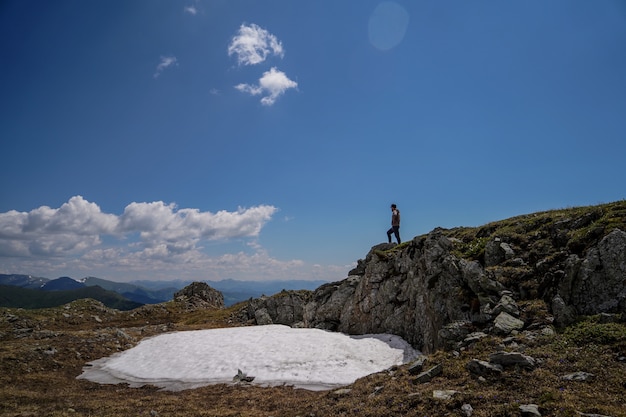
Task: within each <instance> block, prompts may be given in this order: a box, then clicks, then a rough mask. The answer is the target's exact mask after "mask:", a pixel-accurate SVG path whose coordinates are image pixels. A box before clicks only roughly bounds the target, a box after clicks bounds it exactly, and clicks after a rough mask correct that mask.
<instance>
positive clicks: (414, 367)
mask: <svg viewBox="0 0 626 417" xmlns="http://www.w3.org/2000/svg"><path fill="white" fill-rule="evenodd" d="M426 361H427V358H426V355H420V356H418V357H417V359H415V360H414V361H413V362H412V363H411V365H409V374H411V375H417V374H419V373H420V372H422V369H424V364H425V363H426Z"/></svg>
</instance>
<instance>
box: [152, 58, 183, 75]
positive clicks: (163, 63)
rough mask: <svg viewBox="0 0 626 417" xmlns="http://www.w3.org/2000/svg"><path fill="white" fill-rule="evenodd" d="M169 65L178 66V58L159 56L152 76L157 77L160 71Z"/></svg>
mask: <svg viewBox="0 0 626 417" xmlns="http://www.w3.org/2000/svg"><path fill="white" fill-rule="evenodd" d="M171 66H178V59H176V57H175V56H161V61H160V62H159V65H157V67H156V71H155V72H154V75H153V77H154V78H159V76H160V75H161V73H162V72H163V71H165V70H166V69H168V68H169V67H171Z"/></svg>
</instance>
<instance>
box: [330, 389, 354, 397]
mask: <svg viewBox="0 0 626 417" xmlns="http://www.w3.org/2000/svg"><path fill="white" fill-rule="evenodd" d="M351 391H352V390H351V389H350V388H341V389H338V390H336V391H333V395H334V396H336V397H344V396H346V395H348V394H350V392H351Z"/></svg>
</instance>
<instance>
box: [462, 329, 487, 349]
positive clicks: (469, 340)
mask: <svg viewBox="0 0 626 417" xmlns="http://www.w3.org/2000/svg"><path fill="white" fill-rule="evenodd" d="M483 337H487V333H483V332H474V333H470V334H468V335H467V337H466V338H465V339H463V346H469V345H471V344H473V343H476V342H478V341H479V340H480V339H482V338H483Z"/></svg>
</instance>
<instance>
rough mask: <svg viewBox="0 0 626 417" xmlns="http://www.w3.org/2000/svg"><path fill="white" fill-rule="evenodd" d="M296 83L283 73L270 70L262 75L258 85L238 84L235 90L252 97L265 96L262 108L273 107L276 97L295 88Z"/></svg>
mask: <svg viewBox="0 0 626 417" xmlns="http://www.w3.org/2000/svg"><path fill="white" fill-rule="evenodd" d="M297 87H298V83H297V82H295V81H293V80H290V79H289V78H287V76H286V75H285V73H284V72H282V71H279V70H277V69H276V68H272V69H270V70H269V71H266V72H264V73H263V76H262V77H261V78H260V79H259V84H258V85H251V84H238V85H236V86H235V88H236V89H237V90H239V91H241V92H242V93H248V94H250V95H252V96H258V95H265V96H264V97H263V98H262V99H261V104H263V105H264V106H271V105H273V104H274V103H275V102H276V100H277V99H278V97H280V96H281V95H283V94H284V93H285V91H287V90H288V89H290V88H297Z"/></svg>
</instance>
